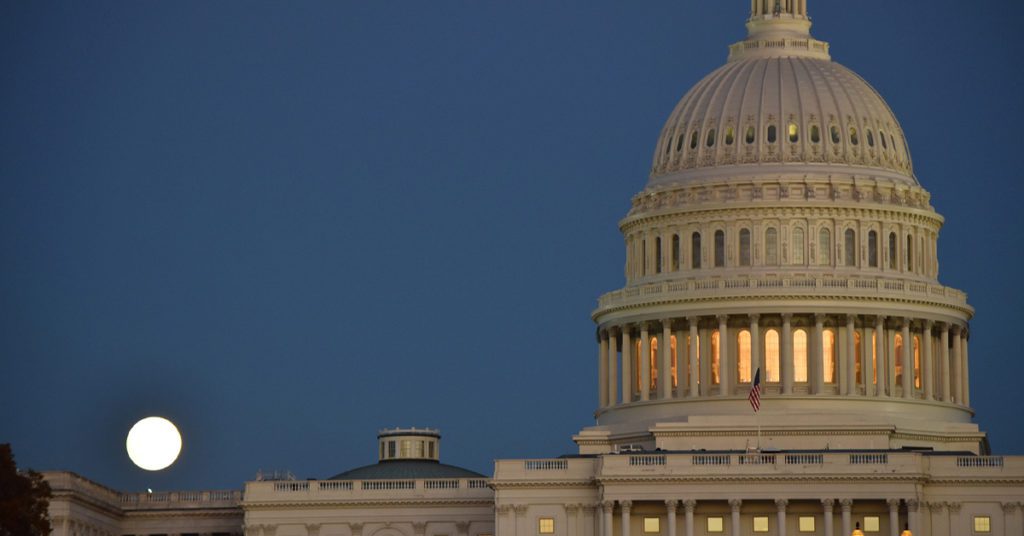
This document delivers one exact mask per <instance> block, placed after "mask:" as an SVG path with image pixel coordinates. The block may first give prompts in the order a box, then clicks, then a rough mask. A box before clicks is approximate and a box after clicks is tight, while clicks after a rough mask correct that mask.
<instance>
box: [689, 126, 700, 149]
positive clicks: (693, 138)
mask: <svg viewBox="0 0 1024 536" xmlns="http://www.w3.org/2000/svg"><path fill="white" fill-rule="evenodd" d="M698 136H699V134H697V131H696V130H694V131H693V134H691V135H690V148H691V149H696V148H697V138H698Z"/></svg>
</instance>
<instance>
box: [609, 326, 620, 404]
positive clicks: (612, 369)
mask: <svg viewBox="0 0 1024 536" xmlns="http://www.w3.org/2000/svg"><path fill="white" fill-rule="evenodd" d="M618 369H619V338H618V337H617V336H616V335H615V331H614V330H608V384H607V385H608V405H609V406H614V405H615V404H616V403H618V401H619V393H618V391H617V389H618V383H619V378H618Z"/></svg>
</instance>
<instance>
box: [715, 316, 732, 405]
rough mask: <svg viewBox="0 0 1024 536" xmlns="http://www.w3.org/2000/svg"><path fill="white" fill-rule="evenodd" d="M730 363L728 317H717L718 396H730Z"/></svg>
mask: <svg viewBox="0 0 1024 536" xmlns="http://www.w3.org/2000/svg"><path fill="white" fill-rule="evenodd" d="M734 369H735V367H733V366H732V361H731V360H730V359H729V315H718V382H719V385H718V394H719V395H721V396H729V395H730V394H732V381H731V378H732V371H733V370H734Z"/></svg>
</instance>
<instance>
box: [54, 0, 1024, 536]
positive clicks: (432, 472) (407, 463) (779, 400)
mask: <svg viewBox="0 0 1024 536" xmlns="http://www.w3.org/2000/svg"><path fill="white" fill-rule="evenodd" d="M747 28H748V37H747V38H746V39H745V40H744V41H741V42H739V43H736V44H734V45H732V46H731V47H730V48H729V59H728V61H727V63H726V64H725V65H724V66H722V67H721V68H719V69H717V70H715V71H714V72H712V73H711V74H709V75H708V76H707V77H705V78H704V79H703V80H702V81H701V82H699V83H698V84H697V85H696V86H695V87H694V88H692V89H691V90H690V91H689V92H688V93H687V94H686V95H685V96H684V97H683V99H682V100H681V101H680V103H679V104H678V105H677V106H676V108H675V110H674V111H673V112H672V114H671V115H670V117H669V119H668V121H667V122H666V124H665V126H664V128H663V129H662V132H661V135H660V138H659V140H658V142H657V145H656V147H655V151H654V158H653V163H652V168H651V173H650V177H649V180H648V182H647V185H646V186H645V187H644V188H643V190H642V191H641V192H640V193H638V194H637V195H636V196H634V198H633V200H632V205H631V208H630V210H629V212H628V213H627V214H626V216H625V218H624V219H622V220H621V222H620V230H621V231H622V233H623V236H624V245H625V249H626V255H625V258H626V262H625V270H624V272H625V281H626V284H625V286H624V287H623V288H621V289H619V290H615V291H612V292H609V293H607V294H604V295H603V296H601V297H600V299H599V301H598V307H597V309H596V310H594V311H593V313H592V318H593V320H594V321H595V323H596V324H597V327H598V340H597V362H596V364H597V368H598V389H597V391H598V408H597V410H596V413H595V416H596V424H595V425H594V426H591V427H587V428H585V429H583V430H581V431H580V432H579V433H577V434H576V435H575V436H574V440H575V442H576V444H577V445H578V452H577V453H575V454H573V455H567V456H562V457H559V458H552V459H542V460H499V461H497V462H496V464H495V469H494V475H493V477H491V478H488V477H484V476H483V475H479V474H476V473H473V472H471V471H467V470H465V469H460V468H458V467H454V466H449V465H445V464H442V463H441V462H440V443H439V441H440V434H439V433H437V431H435V430H418V429H404V430H385V431H382V432H381V434H380V435H379V436H378V449H379V462H378V463H377V464H375V465H372V466H367V467H363V468H357V469H353V470H351V471H347V472H345V473H342V474H339V475H335V476H334V477H331V478H327V479H324V480H303V481H296V480H258V481H254V482H248V483H246V484H245V489H244V493H243V492H239V491H227V492H182V493H179V494H163V495H160V496H155V495H152V494H119V493H117V492H114V491H112V490H108V489H106V488H103V487H102V486H100V485H98V484H95V483H91V482H88V481H85V480H84V479H81V477H77V476H76V475H72V474H69V473H50V474H48V475H47V478H48V479H49V480H50V482H51V484H52V485H54V487H55V489H56V490H57V495H56V497H55V499H54V501H53V503H52V505H51V513H52V516H53V519H54V521H55V527H56V528H57V534H62V535H65V534H66V535H93V534H96V535H99V534H109V535H120V534H215V533H231V534H242V533H244V534H246V535H253V536H306V535H309V536H495V535H496V536H541V535H557V536H698V535H700V536H705V535H715V534H723V535H733V536H735V535H759V534H765V535H771V536H786V535H811V534H817V535H827V536H837V535H841V536H846V535H850V534H861V533H863V534H884V535H889V536H901V535H905V534H925V535H932V536H962V535H974V534H997V535H998V534H1004V535H1013V536H1024V457H1002V456H991V455H990V452H989V447H988V442H987V439H986V436H985V433H984V432H983V431H981V430H979V428H978V427H977V425H975V424H973V423H972V420H971V419H972V416H973V411H972V409H971V407H970V381H969V356H970V353H969V341H970V338H971V330H970V320H971V317H972V315H973V309H972V308H971V307H970V306H969V305H968V303H967V300H966V295H965V294H964V293H963V292H962V291H960V290H957V289H953V288H949V287H946V286H943V285H942V284H941V282H940V281H939V279H938V275H939V266H938V260H937V259H938V255H937V242H938V233H939V230H940V228H941V226H942V224H943V218H942V216H940V215H939V214H938V213H937V212H936V211H935V209H934V208H933V207H932V206H931V204H930V196H929V194H928V192H927V191H926V190H925V189H924V187H923V186H922V185H921V183H920V182H919V181H918V180H917V178H916V176H915V175H914V170H913V163H912V159H911V155H910V152H909V149H908V145H907V142H906V140H905V137H904V133H903V130H902V129H901V127H900V124H899V122H898V121H897V119H896V117H895V115H894V114H893V112H892V110H890V108H889V106H888V105H887V104H886V103H885V101H884V100H883V99H882V98H881V96H880V95H879V94H878V92H877V91H875V90H874V89H873V88H872V87H871V86H870V85H869V84H868V83H867V82H865V81H864V80H863V79H862V78H860V77H859V76H857V75H856V74H855V73H853V72H852V71H850V70H849V69H847V68H845V67H843V66H842V65H839V64H838V63H835V62H833V61H832V60H831V57H830V54H829V45H828V44H827V43H825V42H823V41H819V40H817V39H815V38H813V37H812V36H811V33H810V28H811V21H810V18H809V17H808V11H807V1H806V0H771V1H769V0H752V2H751V16H750V19H749V20H748V21H747ZM755 385H756V386H757V389H758V390H759V392H760V395H761V401H760V411H757V412H755V411H754V410H753V408H752V402H751V401H750V400H749V395H750V393H751V390H752V389H754V388H755Z"/></svg>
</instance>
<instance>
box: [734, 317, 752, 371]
mask: <svg viewBox="0 0 1024 536" xmlns="http://www.w3.org/2000/svg"><path fill="white" fill-rule="evenodd" d="M736 342H737V346H736V349H737V350H739V359H738V360H737V362H736V369H737V373H738V377H739V379H740V383H750V379H751V377H752V376H753V373H752V372H751V370H750V332H749V331H747V330H743V331H740V334H739V336H737V338H736Z"/></svg>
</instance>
